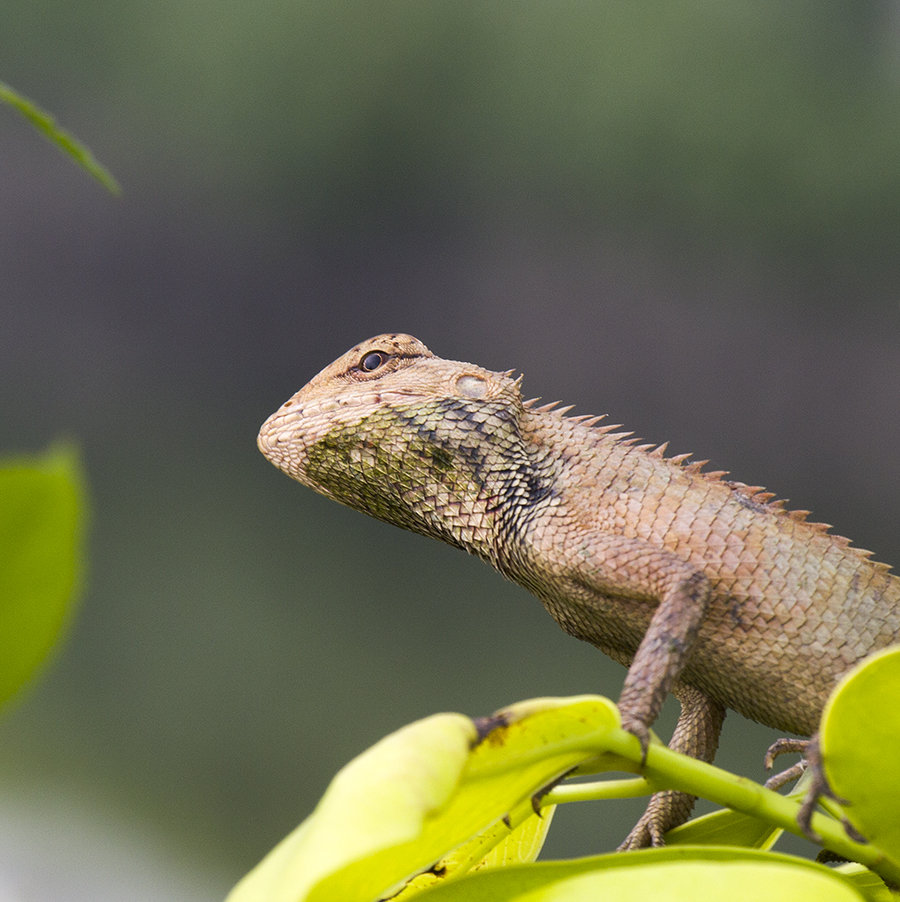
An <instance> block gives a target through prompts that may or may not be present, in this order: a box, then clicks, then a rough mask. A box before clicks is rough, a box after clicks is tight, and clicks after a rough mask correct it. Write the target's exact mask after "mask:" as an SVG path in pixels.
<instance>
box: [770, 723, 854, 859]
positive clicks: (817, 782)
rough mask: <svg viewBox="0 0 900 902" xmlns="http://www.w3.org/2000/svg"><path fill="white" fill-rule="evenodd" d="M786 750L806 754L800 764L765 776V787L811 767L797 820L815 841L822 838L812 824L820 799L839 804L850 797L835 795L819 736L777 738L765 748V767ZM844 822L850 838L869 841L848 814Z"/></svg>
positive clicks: (777, 786)
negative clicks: (824, 761) (825, 767)
mask: <svg viewBox="0 0 900 902" xmlns="http://www.w3.org/2000/svg"><path fill="white" fill-rule="evenodd" d="M785 753H800V754H802V755H803V756H804V757H803V758H802V759H801V760H800V761H798V762H797V764H795V765H793V766H792V767H789V768H788V769H787V770H783V771H781V773H778V774H775V775H774V776H772V777H770V778H769V779H768V780H766V784H765V785H766V789H780V788H781V787H782V786H784V785H785V784H787V783H790V782H791V781H792V780H795V779H796V778H797V777H799V776H801V775H802V774H803V773H805V772H806V771H807V770H808V771H809V773H810V777H811V779H810V783H809V786H808V787H807V790H806V796H805V797H804V799H803V804H802V805H801V806H800V810H799V811H798V812H797V824H798V825H799V826H800V829H801V830H802V831H803V834H804V836H806V838H807V839H810V840H812V841H813V842H820V841H821V837H819V835H818V834H817V833H816V832H815V831H814V830H813V829H812V827H811V826H810V822H811V821H812V816H813V812H814V811H815V810H816V805H817V804H818V802H819V799H822V798H825V799H832V800H833V801H835V802H837V803H838V804H839V805H846V804H848V803H847V800H846V799H842V798H841V797H840V796H838V795H835V793H834V791H833V790H832V788H831V787H830V786H829V785H828V780H827V778H826V777H825V771H824V769H823V767H822V752H821V749H820V748H819V738H818V736H813V738H812V739H778V740H777V741H776V742H774V743H772V745H770V746H769V749H768V751H767V752H766V761H765V763H766V770H771V769H772V766H773V764H774V763H775V759H776V758H777V757H778V756H779V755H783V754H785ZM842 824H843V826H844V829H845V830H846V831H847V835H848V836H849V837H850V838H851V839H853V840H856V842H865V841H866V840H865V838H864V837H863V836H860V834H859V831H857V830H856V829H855V828H854V827H853V825H852V824H851V823H850V822H849V821H848V820H847V819H846V818H844V819H843V820H842Z"/></svg>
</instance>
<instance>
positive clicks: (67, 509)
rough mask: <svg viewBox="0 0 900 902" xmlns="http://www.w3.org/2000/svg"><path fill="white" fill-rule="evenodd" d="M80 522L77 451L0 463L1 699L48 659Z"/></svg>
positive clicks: (70, 595) (67, 606)
mask: <svg viewBox="0 0 900 902" xmlns="http://www.w3.org/2000/svg"><path fill="white" fill-rule="evenodd" d="M83 527H84V497H83V491H82V478H81V470H80V467H79V464H78V459H77V457H76V455H75V454H74V452H72V451H71V450H57V451H53V452H51V453H49V454H48V455H47V456H46V457H43V458H27V459H17V460H9V461H6V462H5V463H4V464H3V465H2V466H0V702H4V701H6V700H7V699H8V698H9V697H10V696H11V695H13V693H14V692H15V691H16V690H17V689H18V688H19V687H20V686H21V685H22V684H23V683H25V682H26V681H27V680H28V679H29V677H31V676H32V674H33V673H34V672H35V671H36V670H37V669H38V667H39V666H40V665H41V664H42V663H43V662H44V661H45V659H46V658H47V656H48V655H49V653H50V651H51V649H52V648H53V646H54V645H55V643H56V642H57V640H58V638H59V636H60V633H61V631H62V629H63V627H64V626H65V624H66V623H67V621H68V619H69V615H70V612H71V608H72V603H73V600H74V596H75V592H76V588H77V586H78V584H79V582H80V579H81V570H82V549H81V544H82V539H83V531H84V530H83Z"/></svg>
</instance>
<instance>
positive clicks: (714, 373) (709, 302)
mask: <svg viewBox="0 0 900 902" xmlns="http://www.w3.org/2000/svg"><path fill="white" fill-rule="evenodd" d="M0 78H2V79H3V80H4V81H6V82H8V83H9V84H11V85H12V86H13V87H15V88H16V89H17V90H19V91H21V92H22V93H23V94H25V95H26V96H28V97H30V98H31V99H32V100H34V101H35V102H36V103H38V104H40V105H41V106H43V107H45V108H46V109H48V110H50V111H51V112H53V114H54V115H55V116H56V117H57V119H58V120H59V122H60V123H61V124H62V125H64V126H65V127H66V128H68V129H70V130H71V131H72V132H74V134H76V135H77V136H78V137H79V138H81V139H82V140H83V141H85V142H86V143H87V144H88V145H89V146H90V147H91V148H92V150H93V151H94V152H95V153H96V155H97V156H98V157H99V159H100V160H101V161H102V162H103V163H105V164H106V165H107V166H108V167H109V168H110V169H111V170H112V171H113V172H114V174H115V175H116V177H117V178H118V179H119V180H120V182H121V183H122V186H123V194H122V196H121V197H120V198H114V197H112V196H110V195H108V194H107V193H106V192H105V191H104V190H103V189H102V188H100V186H98V185H97V184H96V183H94V182H93V181H92V180H90V179H89V178H88V177H87V176H86V175H85V174H84V173H83V172H81V171H80V170H79V169H77V168H76V167H75V166H74V165H73V164H72V163H71V161H69V160H68V159H67V158H65V157H63V155H61V154H60V153H59V152H58V151H57V150H56V149H55V148H53V147H51V146H50V145H49V144H47V143H46V142H45V141H43V140H42V139H41V138H40V137H38V136H37V134H36V133H35V132H33V131H32V130H31V128H30V127H29V126H28V125H27V124H26V123H25V122H24V121H23V120H21V119H20V118H19V117H18V116H17V115H16V114H15V113H14V112H13V111H12V110H11V109H9V108H0V160H2V165H0V230H2V239H0V449H2V451H3V452H4V453H7V452H8V453H12V452H26V451H41V450H43V449H44V448H46V446H47V445H48V444H49V443H51V442H52V441H54V440H55V439H57V438H60V437H69V438H72V439H74V440H75V441H76V442H77V443H78V444H79V445H80V447H81V448H82V451H83V455H84V458H85V462H86V467H87V471H88V477H89V481H90V491H91V497H92V527H91V533H90V542H89V550H88V553H89V567H90V573H89V579H88V582H87V586H86V591H85V592H84V596H83V599H82V604H81V608H80V611H79V613H78V617H77V620H76V622H75V624H74V628H73V630H72V632H71V634H70V636H69V638H68V641H67V643H66V644H65V646H64V648H63V649H62V651H61V653H60V654H59V655H58V656H57V659H56V661H55V662H54V665H53V666H52V667H51V668H50V670H49V671H48V672H47V673H45V674H44V677H43V678H42V679H41V681H40V682H39V683H38V684H37V685H36V686H35V687H33V688H32V689H31V691H30V692H28V693H27V694H25V695H24V696H22V697H21V698H20V699H19V700H18V703H17V704H16V705H15V706H14V707H13V708H12V709H11V710H7V712H6V714H5V716H4V717H3V718H2V720H0V899H3V900H4V902H5V900H7V898H8V899H15V900H19V899H25V898H27V899H29V900H31V899H54V900H75V899H79V900H80V899H94V900H97V899H100V900H105V899H120V898H129V899H136V900H143V899H151V898H153V899H158V898H168V899H174V900H204V902H205V900H215V899H220V898H221V897H222V896H223V895H224V894H225V892H226V891H227V889H228V888H229V887H230V886H231V885H232V884H233V883H234V882H235V881H236V880H237V879H238V878H239V877H240V876H241V875H242V874H243V873H244V872H245V871H246V870H247V869H249V868H250V867H251V866H252V865H253V864H255V863H256V862H257V861H258V860H259V859H260V858H261V857H262V855H263V854H264V853H265V852H266V851H267V850H268V849H269V848H271V847H272V846H273V845H274V844H275V843H276V842H277V841H278V840H279V839H280V838H281V837H282V836H283V835H284V834H286V833H287V832H288V831H289V830H290V829H291V828H292V827H293V826H294V825H295V824H297V823H298V822H299V821H300V820H301V819H302V818H303V817H304V816H305V815H306V814H307V813H308V812H309V810H310V809H311V807H312V806H313V805H314V803H315V801H316V800H317V799H318V797H319V796H320V794H321V792H322V791H323V789H324V787H325V786H326V784H327V782H328V780H329V779H330V777H331V776H332V774H333V773H334V772H335V771H336V770H337V769H338V768H339V767H340V766H341V765H342V764H343V763H345V762H346V761H347V760H348V759H349V758H350V757H352V756H353V755H355V754H357V753H358V752H360V751H361V750H362V749H364V748H366V747H367V746H368V745H370V744H371V743H373V742H374V741H375V740H377V739H378V738H380V737H381V736H383V735H384V734H386V733H387V732H389V731H391V730H393V729H395V728H397V727H399V726H401V725H402V724H404V723H407V722H409V721H411V720H413V719H416V718H418V717H422V716H425V715H427V714H429V713H432V712H435V711H443V710H456V711H462V712H465V713H467V714H471V715H481V714H486V713H488V712H490V711H492V710H494V709H495V708H497V707H499V706H501V705H503V704H505V703H507V702H510V701H513V700H517V699H522V698H527V697H530V696H536V695H556V694H571V693H580V692H588V691H596V692H601V693H604V694H608V695H610V696H612V697H614V698H615V697H616V696H617V694H618V692H619V689H620V687H621V681H622V677H623V674H624V671H623V670H622V669H621V668H619V667H617V666H616V665H613V664H611V663H610V662H608V661H607V660H606V659H604V658H603V656H602V655H601V654H600V653H599V652H595V651H594V650H593V649H591V648H589V647H587V646H582V645H580V644H579V643H578V642H576V641H575V640H574V639H570V638H568V637H566V636H565V635H563V633H562V632H561V631H560V630H558V628H557V627H556V626H555V625H554V623H553V622H552V621H551V620H550V618H549V617H548V616H547V615H546V614H545V613H544V612H543V610H542V609H541V607H540V605H539V603H538V602H537V601H536V600H535V599H533V598H532V597H531V596H529V595H528V594H527V593H526V592H524V591H523V590H520V589H518V588H517V587H515V586H513V585H511V584H509V583H506V582H504V581H503V580H502V579H501V578H500V577H499V576H497V575H496V574H495V573H493V571H491V570H490V569H489V568H488V567H486V566H485V565H483V564H481V563H479V562H477V561H475V560H474V559H471V558H468V557H466V556H465V555H462V554H460V553H459V552H456V551H453V550H451V549H449V548H446V547H443V546H441V545H439V544H437V543H434V542H430V541H428V540H426V539H422V538H419V537H416V536H412V535H407V534H405V533H402V532H401V531H399V530H396V529H392V528H389V527H387V526H384V525H381V524H378V523H376V522H374V521H371V522H370V521H368V520H367V519H366V518H365V517H362V516H360V515H359V514H355V513H353V512H351V511H348V510H344V509H342V508H340V507H339V506H337V505H335V504H333V503H330V502H327V501H325V500H324V499H320V498H318V497H317V496H315V495H314V494H313V493H312V492H310V491H308V490H305V489H302V488H301V487H300V486H298V485H296V484H294V483H291V482H290V481H289V480H288V479H287V478H285V477H284V476H282V475H281V474H279V473H278V472H277V471H276V470H275V469H274V468H273V467H271V466H270V465H269V464H268V463H266V462H265V461H264V460H263V458H262V457H261V456H260V455H259V453H258V452H257V450H256V446H255V437H256V432H257V429H258V427H259V424H260V423H261V422H262V420H263V419H264V418H265V417H266V416H267V415H268V414H269V413H270V412H272V411H273V410H274V409H275V408H276V407H277V406H279V405H280V404H281V403H282V402H283V401H284V400H285V399H286V398H287V397H288V396H289V395H290V394H292V393H293V392H294V391H296V390H297V389H298V388H299V387H300V386H301V385H302V384H303V383H305V382H306V381H307V380H308V379H309V378H310V377H311V376H312V375H313V374H314V373H316V372H317V371H318V370H319V369H321V368H322V367H323V366H325V365H326V364H327V363H329V362H330V361H331V360H332V359H334V358H335V357H337V356H338V355H339V354H341V353H343V352H344V351H345V350H346V349H347V348H349V347H350V346H351V345H353V344H354V343H356V342H358V341H360V340H361V339H364V338H367V337H369V336H371V335H373V334H377V333H379V332H383V331H393V330H401V331H408V332H412V333H413V334H415V335H416V336H417V337H419V338H421V339H422V340H423V341H425V342H426V343H427V344H428V345H429V346H430V347H431V348H432V349H433V350H434V351H436V352H437V353H439V354H441V355H442V356H447V357H453V358H457V359H462V360H470V361H474V362H477V363H479V364H482V365H484V366H487V367H490V368H494V369H506V368H510V367H516V368H518V369H520V370H522V371H524V373H525V377H526V378H525V391H526V393H527V394H528V395H542V396H544V398H545V399H547V400H551V399H556V398H560V399H564V400H565V401H567V402H574V403H576V404H577V410H576V412H580V413H609V414H610V416H611V419H612V421H613V422H623V423H625V424H627V426H628V428H629V429H634V430H635V431H636V432H637V433H638V434H639V435H641V436H643V437H645V438H646V439H647V440H652V441H662V440H665V439H668V440H670V442H671V448H672V451H673V452H674V453H679V452H683V451H695V452H696V453H697V456H698V457H701V458H707V457H709V458H711V460H712V465H713V466H714V467H715V468H725V469H729V470H731V471H732V473H733V476H734V478H737V479H741V480H743V481H747V482H751V483H759V484H765V485H766V486H768V487H769V488H770V489H771V490H773V491H776V492H777V493H778V494H779V495H781V496H788V497H790V499H791V503H792V505H793V506H796V507H802V508H811V509H812V510H813V512H814V515H815V518H816V519H821V520H825V521H827V522H830V523H835V524H837V531H839V532H841V533H844V534H847V535H850V536H851V537H853V539H854V540H855V541H856V542H857V543H858V544H859V545H861V546H863V547H868V548H873V549H875V551H876V557H877V558H878V559H882V560H887V561H892V562H896V561H900V535H898V529H897V510H898V509H900V462H898V459H897V452H896V449H897V447H898V446H900V419H898V414H897V410H898V385H900V341H898V325H900V300H898V285H900V272H898V263H897V260H898V235H900V166H898V160H900V5H898V4H897V3H896V2H891V0H881V2H858V0H857V2H852V3H851V2H846V0H825V2H816V3H813V2H802V0H788V2H784V3H780V4H769V5H758V4H745V3H738V2H730V0H715V2H712V0H703V2H699V3H686V2H671V0H666V2H662V0H653V2H648V3H641V4H601V3H577V2H555V3H539V2H516V3H513V2H499V3H471V2H460V0H446V2H444V0H440V2H429V3H419V2H412V0H410V2H383V0H376V2H371V0H368V2H364V3H363V2H349V3H342V4H329V3H312V2H306V0H255V2H252V3H251V2H248V0H243V2H229V3H224V4H223V3H213V2H206V0H195V2H188V3H185V2H182V0H159V2H156V3H152V4H147V3H139V2H135V0H81V2H79V3H77V4H73V3H71V2H69V0H44V2H42V3H40V4H36V3H34V2H33V0H3V2H2V4H0ZM673 713H674V712H673V711H671V710H668V711H667V714H666V718H664V720H663V722H662V723H661V726H660V732H661V733H663V734H664V735H666V731H667V730H668V729H670V727H671V723H672V716H673ZM667 724H668V726H667ZM774 735H775V734H774V733H773V732H772V731H771V730H766V729H764V728H762V727H759V726H756V725H753V724H750V723H749V722H747V721H744V720H742V719H741V718H740V717H738V716H737V715H734V714H731V715H730V716H729V719H728V721H727V722H726V729H725V736H724V741H723V746H722V751H721V753H720V756H719V759H718V761H719V763H721V764H722V765H723V766H725V767H729V768H732V769H737V770H739V771H740V772H742V773H745V774H746V775H747V776H750V777H753V778H755V779H759V778H761V777H762V776H763V771H762V755H763V750H764V749H765V747H766V746H767V745H768V743H769V742H770V741H771V740H772V738H774ZM568 807H569V808H572V807H573V806H568ZM640 808H641V805H640V804H639V803H635V804H630V803H615V804H604V805H602V806H590V805H582V806H578V810H577V811H568V810H567V811H563V812H561V813H560V814H559V816H558V823H557V824H555V825H554V826H555V829H554V830H553V831H551V838H550V842H549V844H548V854H551V855H553V854H557V855H563V854H586V853H589V852H591V851H595V850H598V849H602V848H609V847H610V846H612V845H614V844H615V843H617V842H618V841H619V840H620V839H621V838H622V837H623V836H624V834H625V832H626V831H627V829H628V827H629V826H630V824H631V822H632V821H633V819H634V818H635V817H636V816H637V814H638V812H639V810H640ZM798 848H802V845H801V844H799V842H798ZM810 848H811V847H806V850H807V851H808V850H809V849H810ZM4 893H6V895H5V896H4Z"/></svg>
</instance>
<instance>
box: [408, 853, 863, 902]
mask: <svg viewBox="0 0 900 902" xmlns="http://www.w3.org/2000/svg"><path fill="white" fill-rule="evenodd" d="M863 898H864V897H863V896H862V895H861V894H860V893H859V892H858V891H857V890H856V888H855V887H854V886H853V884H852V883H851V882H850V881H849V880H847V879H845V878H843V877H841V876H839V875H837V874H834V873H833V872H832V871H830V870H829V869H828V868H826V867H824V866H823V865H819V864H816V863H815V862H811V861H806V860H804V859H801V858H794V857H792V856H788V855H780V854H777V853H775V852H760V851H756V850H752V849H736V848H731V847H729V848H724V849H716V848H707V847H701V848H697V847H693V848H691V847H683V848H678V849H669V848H665V849H647V850H645V851H642V852H628V853H626V854H615V855H601V856H598V857H595V858H583V859H580V860H577V861H570V862H547V863H538V864H532V865H517V866H514V867H510V868H505V869H503V870H498V871H487V872H484V873H480V874H472V875H470V876H468V877H464V878H462V879H461V880H458V881H456V882H454V883H449V884H446V885H444V886H440V887H435V888H434V889H432V890H429V891H427V892H424V893H422V895H421V896H420V897H419V899H420V900H421V902H596V900H598V899H610V900H613V899H614V900H615V902H646V900H648V899H665V900H666V902H696V900H698V899H727V900H728V902H758V900H760V899H765V900H766V902H797V900H799V899H815V900H816V902H860V900H862V899H863Z"/></svg>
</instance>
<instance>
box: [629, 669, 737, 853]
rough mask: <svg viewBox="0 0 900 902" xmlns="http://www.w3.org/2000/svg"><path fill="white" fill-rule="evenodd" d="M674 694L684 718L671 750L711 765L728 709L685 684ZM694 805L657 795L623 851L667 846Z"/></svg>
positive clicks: (671, 794)
mask: <svg viewBox="0 0 900 902" xmlns="http://www.w3.org/2000/svg"><path fill="white" fill-rule="evenodd" d="M672 692H673V694H674V695H675V696H676V697H677V698H678V700H679V702H681V714H680V715H679V717H678V722H677V723H676V724H675V731H674V732H673V733H672V738H671V740H670V741H669V748H670V749H672V751H675V752H681V753H682V754H685V755H690V756H691V757H692V758H698V759H700V760H701V761H707V762H711V761H712V759H713V757H714V756H715V754H716V748H717V747H718V745H719V734H720V733H721V731H722V722H723V721H724V720H725V708H724V707H722V705H720V704H719V703H718V702H716V701H713V700H712V699H711V698H709V696H707V695H704V694H703V693H702V692H700V691H699V690H698V689H694V688H693V687H692V686H686V685H684V684H683V683H676V684H675V686H674V687H673V689H672ZM694 801H695V798H694V796H692V795H689V794H688V793H686V792H675V791H674V790H665V791H663V792H657V793H654V794H653V795H652V796H651V798H650V802H649V803H648V804H647V808H646V810H645V811H644V813H643V815H641V818H640V820H639V821H638V822H637V824H635V826H634V828H633V829H632V830H631V832H630V833H629V834H628V836H627V837H626V838H625V841H624V842H623V843H622V844H621V845H620V846H619V851H620V852H622V851H626V850H628V849H643V848H646V847H647V846H662V845H665V840H664V835H665V833H666V831H668V830H671V829H672V828H673V827H677V826H678V825H679V824H683V823H684V822H685V821H686V820H687V819H688V816H689V815H690V813H691V809H692V808H693V807H694Z"/></svg>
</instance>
